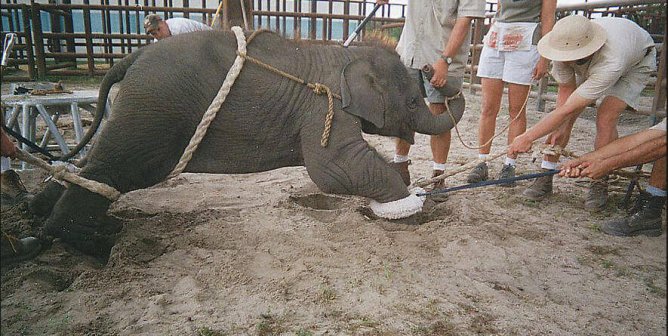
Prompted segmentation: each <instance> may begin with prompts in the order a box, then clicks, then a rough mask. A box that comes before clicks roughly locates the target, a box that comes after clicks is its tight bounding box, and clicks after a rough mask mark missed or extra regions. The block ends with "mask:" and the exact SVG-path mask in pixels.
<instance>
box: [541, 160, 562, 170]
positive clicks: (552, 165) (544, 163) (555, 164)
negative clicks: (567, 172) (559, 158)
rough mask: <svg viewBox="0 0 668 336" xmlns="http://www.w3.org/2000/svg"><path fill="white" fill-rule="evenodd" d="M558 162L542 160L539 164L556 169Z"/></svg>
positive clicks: (542, 166) (544, 167)
mask: <svg viewBox="0 0 668 336" xmlns="http://www.w3.org/2000/svg"><path fill="white" fill-rule="evenodd" d="M558 165H559V164H558V163H557V162H550V161H546V160H543V163H541V164H540V167H541V168H543V169H557V166H558Z"/></svg>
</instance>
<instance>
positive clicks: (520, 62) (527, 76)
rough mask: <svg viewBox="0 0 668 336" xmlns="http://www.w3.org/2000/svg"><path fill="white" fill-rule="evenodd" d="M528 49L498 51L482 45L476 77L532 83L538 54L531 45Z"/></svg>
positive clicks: (523, 83)
mask: <svg viewBox="0 0 668 336" xmlns="http://www.w3.org/2000/svg"><path fill="white" fill-rule="evenodd" d="M530 48H531V49H529V50H515V51H498V50H496V49H493V48H490V47H488V46H486V45H485V46H484V47H483V48H482V52H481V53H480V61H479V62H478V73H477V76H478V77H483V78H493V79H501V80H503V81H504V82H506V83H513V84H520V85H532V84H534V83H535V81H534V80H533V78H532V77H533V70H534V69H535V68H536V64H537V63H538V60H540V54H539V53H538V48H536V46H535V45H532V46H531V47H530Z"/></svg>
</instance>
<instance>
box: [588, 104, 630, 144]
mask: <svg viewBox="0 0 668 336" xmlns="http://www.w3.org/2000/svg"><path fill="white" fill-rule="evenodd" d="M624 109H626V103H625V102H624V101H623V100H621V99H619V98H617V97H613V96H607V97H605V98H604V99H603V102H602V103H601V106H599V107H598V110H597V111H596V140H595V141H594V148H595V149H599V148H601V147H603V146H605V145H607V144H609V143H611V142H613V141H615V139H617V138H618V136H619V135H618V133H617V121H618V120H619V115H620V114H621V113H622V111H624Z"/></svg>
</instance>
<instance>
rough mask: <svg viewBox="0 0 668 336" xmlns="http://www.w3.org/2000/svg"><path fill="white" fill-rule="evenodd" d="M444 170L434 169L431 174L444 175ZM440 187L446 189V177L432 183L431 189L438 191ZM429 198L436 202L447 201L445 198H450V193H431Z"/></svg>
mask: <svg viewBox="0 0 668 336" xmlns="http://www.w3.org/2000/svg"><path fill="white" fill-rule="evenodd" d="M443 173H444V171H442V170H434V172H433V173H432V174H431V177H432V178H433V177H436V176H440V175H443ZM440 189H445V179H441V180H438V181H436V182H434V183H432V184H431V187H430V189H429V190H430V191H438V190H440ZM429 198H430V199H431V200H432V201H434V202H445V200H446V199H447V198H448V194H446V193H441V194H431V195H429Z"/></svg>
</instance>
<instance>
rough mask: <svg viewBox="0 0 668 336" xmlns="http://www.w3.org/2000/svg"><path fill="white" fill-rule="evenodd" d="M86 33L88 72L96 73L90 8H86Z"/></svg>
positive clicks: (84, 17) (84, 14) (90, 73)
mask: <svg viewBox="0 0 668 336" xmlns="http://www.w3.org/2000/svg"><path fill="white" fill-rule="evenodd" d="M83 19H84V34H85V35H86V58H87V61H88V62H87V63H88V74H89V75H91V76H94V75H95V59H94V58H93V37H92V36H91V30H92V29H91V24H90V9H88V8H84V10H83Z"/></svg>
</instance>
